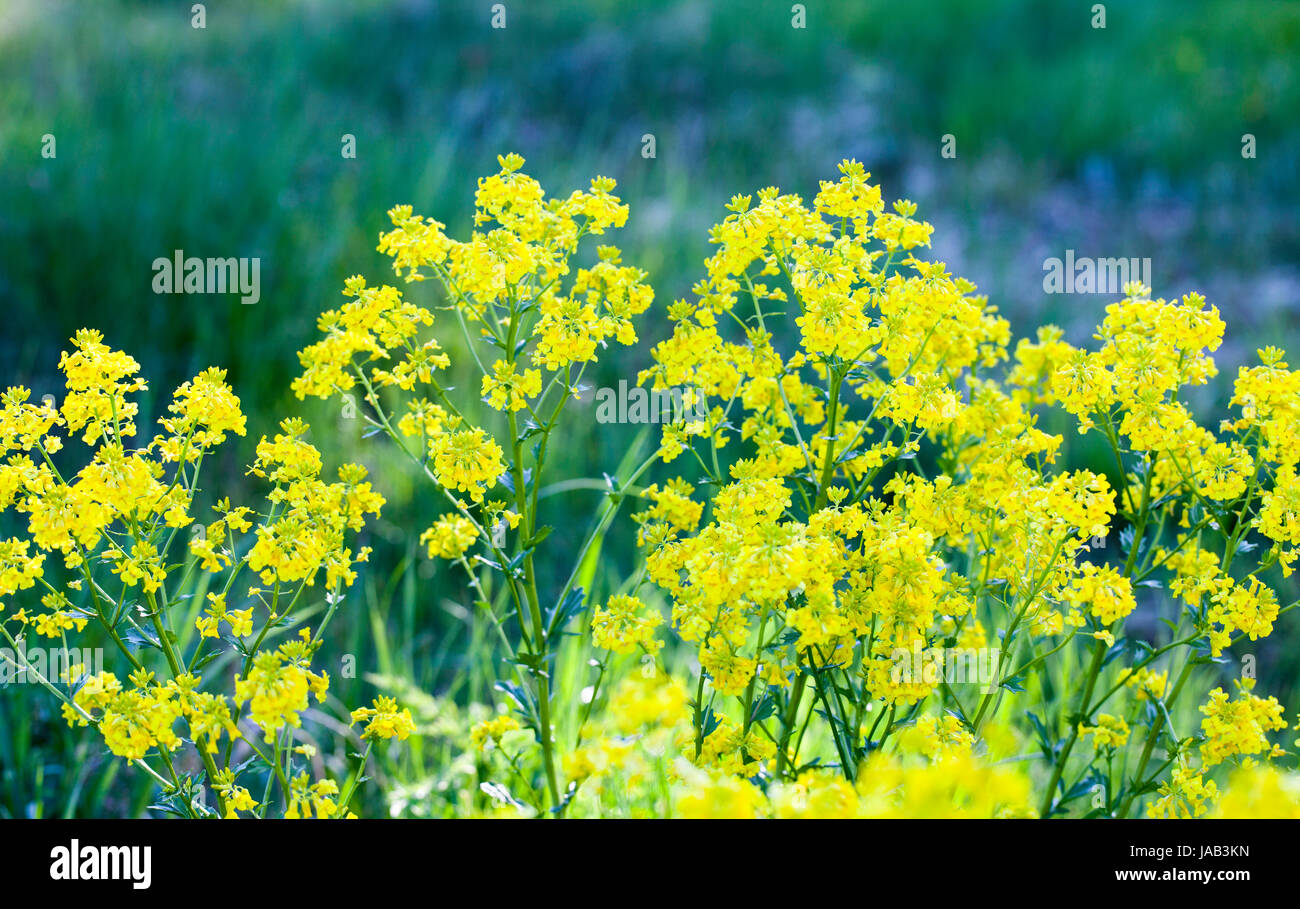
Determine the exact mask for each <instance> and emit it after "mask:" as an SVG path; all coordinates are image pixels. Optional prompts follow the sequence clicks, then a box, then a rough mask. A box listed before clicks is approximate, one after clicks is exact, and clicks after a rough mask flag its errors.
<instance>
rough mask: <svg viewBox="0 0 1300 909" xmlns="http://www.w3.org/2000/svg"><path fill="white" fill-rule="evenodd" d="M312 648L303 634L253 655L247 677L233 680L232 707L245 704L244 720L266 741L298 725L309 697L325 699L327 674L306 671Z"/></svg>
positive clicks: (319, 699)
mask: <svg viewBox="0 0 1300 909" xmlns="http://www.w3.org/2000/svg"><path fill="white" fill-rule="evenodd" d="M313 649H314V647H313V645H312V643H311V641H310V640H309V636H308V635H307V634H306V633H305V632H304V634H303V636H302V637H301V638H299V639H298V640H293V641H286V642H285V643H284V644H281V645H280V646H279V647H278V648H276V649H275V650H267V651H263V652H261V653H259V654H257V656H255V657H254V658H253V666H252V668H251V669H250V670H249V672H248V675H247V676H236V677H235V697H234V701H235V705H236V706H238V707H243V705H244V703H245V702H247V703H248V718H249V719H250V720H252V721H253V722H254V723H256V724H257V725H258V726H260V727H261V728H262V731H263V732H264V733H265V734H266V740H267V741H268V742H273V741H275V735H276V733H277V732H279V731H280V729H282V728H283V727H285V726H290V727H292V728H294V729H296V728H298V727H299V726H301V725H302V712H303V711H304V710H306V709H307V703H308V700H307V699H308V696H309V695H313V694H314V695H315V696H316V700H318V701H323V700H324V699H325V693H326V691H328V690H329V675H328V674H327V673H324V672H320V673H315V672H312V671H311V669H310V668H308V667H309V666H310V657H311V651H312V650H313Z"/></svg>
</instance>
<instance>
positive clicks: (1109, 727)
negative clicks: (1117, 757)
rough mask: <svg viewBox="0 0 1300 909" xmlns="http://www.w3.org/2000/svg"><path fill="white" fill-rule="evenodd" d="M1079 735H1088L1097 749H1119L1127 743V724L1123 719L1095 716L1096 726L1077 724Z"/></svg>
mask: <svg viewBox="0 0 1300 909" xmlns="http://www.w3.org/2000/svg"><path fill="white" fill-rule="evenodd" d="M1079 734H1080V735H1090V736H1092V737H1093V742H1094V743H1095V744H1096V746H1097V747H1098V748H1107V747H1119V746H1120V745H1123V744H1124V743H1125V742H1127V741H1128V735H1129V728H1128V723H1126V722H1124V718H1123V717H1118V716H1111V715H1110V714H1108V713H1102V714H1099V715H1098V716H1097V725H1096V726H1085V725H1084V724H1083V723H1080V724H1079Z"/></svg>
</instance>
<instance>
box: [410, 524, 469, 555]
mask: <svg viewBox="0 0 1300 909" xmlns="http://www.w3.org/2000/svg"><path fill="white" fill-rule="evenodd" d="M477 539H478V530H477V529H475V527H474V524H473V523H472V522H471V521H470V520H468V519H467V518H462V517H461V516H460V515H447V516H444V517H441V518H439V519H438V520H436V521H434V523H433V526H432V527H430V528H429V529H428V530H426V531H425V532H424V533H422V534H420V542H421V543H423V544H424V545H425V546H426V547H427V548H428V552H429V558H431V559H435V558H437V559H458V558H460V557H461V556H462V555H464V554H465V551H466V550H467V549H469V548H470V547H471V546H473V545H474V541H475V540H477Z"/></svg>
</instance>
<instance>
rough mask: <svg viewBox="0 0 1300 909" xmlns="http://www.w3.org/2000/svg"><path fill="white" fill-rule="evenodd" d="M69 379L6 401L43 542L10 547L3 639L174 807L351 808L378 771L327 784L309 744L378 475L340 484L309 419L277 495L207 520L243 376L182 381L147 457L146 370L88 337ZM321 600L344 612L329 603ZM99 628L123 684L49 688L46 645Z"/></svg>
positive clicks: (274, 459)
mask: <svg viewBox="0 0 1300 909" xmlns="http://www.w3.org/2000/svg"><path fill="white" fill-rule="evenodd" d="M59 368H60V370H61V371H62V373H63V375H64V377H65V382H66V394H65V396H64V398H63V401H62V403H61V404H57V405H56V403H55V402H54V401H53V399H47V400H45V401H44V402H43V403H41V404H35V403H32V402H31V401H30V397H31V395H30V392H29V391H28V390H27V389H25V388H18V387H15V388H10V389H8V390H7V391H6V392H5V394H4V396H3V399H0V456H2V457H3V462H2V463H0V508H2V509H3V510H4V511H12V512H14V513H15V515H16V517H17V518H18V520H19V522H20V523H22V522H25V525H26V531H27V535H26V537H13V538H10V539H8V540H5V541H3V542H0V597H3V598H4V599H5V600H7V601H9V602H8V603H5V604H4V605H2V606H0V635H2V636H3V637H4V639H5V640H6V641H7V642H8V643H9V644H10V645H11V648H12V649H11V650H9V651H7V652H8V653H10V654H13V655H14V656H12V657H10V659H11V660H13V661H14V662H15V663H16V666H15V667H13V668H18V669H21V670H24V671H26V672H27V673H29V674H31V676H32V677H33V678H34V679H35V680H36V681H38V682H39V683H40V684H41V685H43V686H44V687H45V688H46V689H47V690H48V691H49V692H51V693H52V694H53V695H54V696H55V697H57V698H58V699H59V700H60V701H61V702H62V712H63V717H64V718H65V719H66V720H67V722H68V723H69V724H72V725H75V726H84V727H91V726H93V727H94V728H95V730H96V731H97V733H98V735H99V736H101V737H102V739H103V742H104V744H105V745H107V747H108V750H109V751H111V752H112V753H113V754H114V755H117V756H118V757H120V758H122V759H123V760H126V761H129V762H131V763H132V764H134V765H135V766H137V767H139V768H140V769H141V770H142V771H143V772H144V773H146V774H148V775H149V776H150V777H152V778H153V779H154V781H155V782H156V783H157V786H158V789H159V792H158V800H157V804H158V806H159V807H161V808H162V809H164V810H166V811H169V812H172V813H175V814H178V815H182V816H187V817H199V816H208V815H212V814H219V815H220V816H224V817H234V816H239V815H241V814H256V815H258V816H266V815H267V814H268V813H270V812H275V813H279V814H281V815H283V816H286V817H295V816H309V815H314V816H317V817H335V816H339V815H342V814H345V813H347V804H348V801H349V799H350V797H351V794H352V790H353V789H354V788H355V786H356V783H357V781H358V780H359V778H360V773H361V771H362V767H361V766H360V765H359V766H358V767H357V768H356V773H355V774H354V775H353V777H352V780H351V782H350V784H349V788H346V789H343V790H340V787H339V784H338V783H337V782H336V781H335V780H334V779H331V778H329V777H328V776H320V775H318V774H316V773H314V772H313V770H312V768H311V763H310V761H309V760H307V758H310V757H311V752H312V750H313V749H312V747H311V746H310V745H306V744H303V745H295V744H294V742H295V733H296V730H297V729H298V728H299V727H301V725H302V722H303V716H304V714H305V713H306V712H307V711H308V709H309V705H310V704H311V702H312V701H313V700H315V701H317V702H320V701H323V700H324V699H325V697H326V694H327V692H328V690H329V676H328V674H327V673H326V672H324V671H321V670H318V669H315V668H313V665H312V664H313V657H314V656H315V654H316V652H317V650H318V649H319V646H320V643H321V635H322V634H323V632H324V631H325V628H326V626H327V625H328V624H329V622H330V619H331V618H332V617H333V616H334V614H335V612H336V610H337V609H338V607H339V605H340V604H341V602H342V600H343V596H344V592H345V590H346V589H347V588H348V587H349V586H350V585H351V584H352V582H353V580H354V579H355V577H356V572H357V569H356V566H357V563H359V562H363V561H365V559H366V558H367V555H368V553H369V550H368V548H366V547H361V548H355V549H354V546H355V542H354V540H355V538H356V536H357V533H358V532H359V531H361V530H362V528H363V526H364V523H365V520H366V517H367V515H373V514H377V513H378V511H379V508H380V506H381V505H382V504H383V498H382V497H381V496H380V495H379V494H378V493H377V492H375V491H374V490H373V489H372V488H371V486H370V483H369V482H368V481H367V480H366V471H365V469H364V468H362V467H360V466H358V465H352V464H350V465H344V466H343V467H341V468H339V470H338V480H337V482H328V481H327V480H325V479H324V478H323V476H322V473H323V466H322V459H321V455H320V453H319V452H318V451H317V450H316V449H315V448H314V447H313V446H312V445H310V444H309V443H308V442H307V441H306V439H305V436H306V434H307V426H306V425H305V424H304V423H302V422H301V421H299V420H286V421H285V422H284V424H283V426H282V428H283V432H282V434H279V435H277V436H276V437H275V438H274V439H273V440H269V441H268V440H267V439H262V440H261V442H260V443H259V444H258V446H257V456H256V459H255V461H254V462H253V464H252V466H251V468H250V471H249V472H250V473H251V474H253V475H255V476H257V477H259V478H261V479H262V480H264V481H265V482H266V483H267V484H268V485H269V486H270V489H269V491H268V493H267V494H266V497H265V500H264V502H262V503H261V505H260V506H258V507H256V508H254V507H248V506H236V505H232V504H231V502H230V500H229V499H228V498H221V499H219V500H217V501H216V503H215V505H213V506H212V512H213V513H214V515H215V516H214V517H213V518H212V519H211V520H209V521H206V522H205V521H203V520H201V519H199V518H197V517H196V516H195V515H196V512H198V505H197V504H196V499H198V498H199V497H200V496H201V494H202V490H201V487H200V476H201V472H202V467H203V464H204V461H205V460H206V459H208V458H209V457H211V456H212V454H213V452H214V451H216V450H217V449H218V447H219V446H221V445H222V443H223V442H225V441H226V439H227V437H228V436H229V435H232V434H233V435H237V436H242V435H244V433H245V418H244V414H243V413H242V411H241V409H240V401H239V398H238V397H236V396H235V394H234V392H233V390H232V389H231V388H230V386H229V385H227V384H226V381H225V373H224V372H223V371H222V370H219V369H208V370H205V371H204V372H202V373H200V374H199V375H198V376H196V377H194V378H193V379H192V380H190V381H188V382H185V383H184V384H182V385H181V386H180V387H179V388H177V389H176V391H175V394H174V395H173V397H172V402H171V404H170V405H169V407H168V409H167V414H166V415H165V416H164V417H163V418H162V419H160V420H159V421H158V422H159V426H160V431H159V432H158V433H157V434H156V435H155V436H154V437H153V438H152V439H151V440H149V441H148V442H146V443H144V444H143V445H137V444H135V443H134V440H135V438H136V436H137V434H138V426H137V418H138V415H139V405H138V403H137V402H136V400H135V397H136V396H137V395H138V394H139V393H141V392H144V391H145V390H146V384H145V381H144V379H142V378H140V377H139V375H138V372H139V364H138V363H137V362H136V361H135V360H134V359H133V358H132V357H130V356H128V355H127V354H125V353H123V352H121V351H116V350H112V349H111V348H109V347H108V346H107V345H105V344H104V343H103V337H102V335H100V333H98V332H96V331H92V330H83V331H80V332H78V333H77V335H76V337H75V338H73V349H72V351H70V352H64V354H63V356H62V358H61V360H60V362H59ZM318 581H321V582H322V583H321V584H320V585H319V586H318V585H317V582H318ZM321 588H323V590H322V589H321ZM182 591H190V592H188V593H186V592H182ZM322 594H323V597H324V606H325V608H324V609H323V610H321V609H317V610H312V609H311V608H310V606H311V604H313V603H316V604H319V601H320V598H321V595H322ZM15 596H18V597H21V598H23V600H24V605H23V606H22V608H18V609H15V608H13V605H12V603H13V598H14V597H15ZM37 602H39V606H37V605H36V603H37ZM313 612H315V613H316V615H315V620H314V621H312V620H311V617H312V615H313ZM93 626H97V627H98V628H99V629H100V631H101V632H102V634H104V635H106V636H107V639H108V640H109V641H110V642H111V644H112V646H113V647H114V648H115V650H116V653H117V658H118V660H119V662H120V664H121V669H120V671H119V672H113V671H102V672H98V673H94V674H89V673H87V672H86V669H85V667H84V666H72V667H70V668H69V670H68V672H67V673H66V674H65V677H58V678H47V677H46V676H44V675H43V674H42V673H41V672H40V669H39V667H36V666H33V665H31V664H30V662H29V661H28V660H27V659H26V658H25V655H24V654H25V647H24V646H23V644H24V643H26V642H28V641H30V640H41V639H48V640H49V641H51V642H53V643H52V645H51V646H54V647H58V648H61V649H62V651H63V652H65V653H66V652H68V648H69V641H70V640H71V639H74V638H76V637H78V636H80V635H85V634H89V630H90V629H92V627H93ZM385 732H387V730H385Z"/></svg>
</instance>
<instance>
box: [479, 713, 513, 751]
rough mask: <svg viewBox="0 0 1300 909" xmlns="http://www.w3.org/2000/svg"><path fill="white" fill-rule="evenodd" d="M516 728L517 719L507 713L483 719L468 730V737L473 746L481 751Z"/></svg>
mask: <svg viewBox="0 0 1300 909" xmlns="http://www.w3.org/2000/svg"><path fill="white" fill-rule="evenodd" d="M518 728H519V721H518V720H516V719H515V718H514V717H512V716H510V715H509V714H502V715H501V716H497V717H493V718H492V719H490V720H484V721H483V722H481V723H479V724H478V725H476V726H475V727H474V728H473V729H472V730H471V731H470V738H471V739H472V740H473V742H474V747H475V748H477V749H478V750H479V751H482V750H484V749H485V748H487V747H488V746H489V745H490V744H493V745H495V744H500V742H501V737H502V736H503V735H505V734H506V733H507V732H512V731H514V730H516V729H518Z"/></svg>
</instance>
